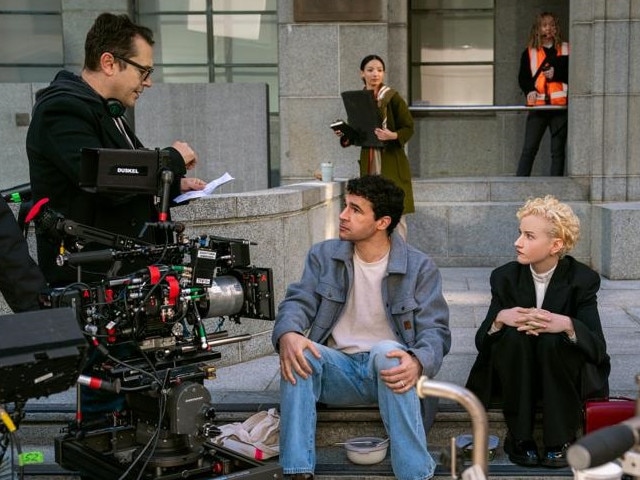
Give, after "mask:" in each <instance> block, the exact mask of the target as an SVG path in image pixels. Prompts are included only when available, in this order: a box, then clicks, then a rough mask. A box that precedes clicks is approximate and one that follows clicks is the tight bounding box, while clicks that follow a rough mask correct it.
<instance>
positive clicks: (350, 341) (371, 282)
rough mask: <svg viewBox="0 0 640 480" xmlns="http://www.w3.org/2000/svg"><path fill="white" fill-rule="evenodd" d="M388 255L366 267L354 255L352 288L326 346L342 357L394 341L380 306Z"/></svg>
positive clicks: (383, 309) (356, 255)
mask: <svg viewBox="0 0 640 480" xmlns="http://www.w3.org/2000/svg"><path fill="white" fill-rule="evenodd" d="M388 263H389V253H388V252H387V254H386V255H385V256H384V257H382V258H381V259H380V260H378V261H376V262H372V263H366V262H364V261H363V260H361V259H360V257H358V254H357V253H356V252H354V256H353V275H354V278H353V287H352V288H351V290H350V291H349V294H348V296H347V303H346V305H345V308H344V311H343V312H342V316H341V317H340V319H339V320H338V323H336V326H335V327H334V329H333V332H332V334H331V335H332V338H331V339H330V340H329V345H330V346H332V347H333V348H335V349H337V350H341V351H343V352H344V353H349V354H352V353H360V352H368V351H370V350H371V347H372V346H373V345H375V344H376V343H378V342H380V341H381V340H396V336H395V335H394V333H393V331H392V330H391V326H390V325H389V321H388V320H387V315H386V313H385V308H384V305H383V303H382V279H383V278H384V277H385V276H386V275H387V264H388Z"/></svg>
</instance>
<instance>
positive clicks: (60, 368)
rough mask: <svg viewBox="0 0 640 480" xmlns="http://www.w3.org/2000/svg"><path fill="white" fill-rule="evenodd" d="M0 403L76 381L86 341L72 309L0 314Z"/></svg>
mask: <svg viewBox="0 0 640 480" xmlns="http://www.w3.org/2000/svg"><path fill="white" fill-rule="evenodd" d="M0 331H1V332H3V333H2V335H0V379H1V380H0V403H6V402H15V401H18V400H27V399H29V398H37V397H43V396H45V397H46V396H48V395H50V394H52V393H57V392H61V391H63V390H66V389H68V388H69V387H71V386H72V385H74V384H75V383H76V380H77V378H78V375H79V374H80V369H81V368H82V365H83V364H84V358H85V354H86V350H87V341H86V340H85V338H84V335H83V333H82V331H81V330H80V327H79V326H78V321H77V320H76V314H75V312H74V311H73V310H72V309H71V308H55V309H48V310H37V311H33V312H23V313H16V314H12V315H1V316H0Z"/></svg>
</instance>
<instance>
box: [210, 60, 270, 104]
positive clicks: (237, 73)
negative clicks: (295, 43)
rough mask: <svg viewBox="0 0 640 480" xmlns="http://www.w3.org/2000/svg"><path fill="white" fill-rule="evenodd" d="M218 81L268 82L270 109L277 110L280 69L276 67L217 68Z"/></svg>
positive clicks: (216, 77) (216, 76)
mask: <svg viewBox="0 0 640 480" xmlns="http://www.w3.org/2000/svg"><path fill="white" fill-rule="evenodd" d="M214 74H215V79H216V82H218V83H266V84H267V85H269V110H270V111H272V112H273V111H274V110H276V111H277V105H275V106H274V105H273V104H274V103H275V104H277V103H278V91H279V90H278V69H277V68H275V67H227V68H216V69H215V72H214Z"/></svg>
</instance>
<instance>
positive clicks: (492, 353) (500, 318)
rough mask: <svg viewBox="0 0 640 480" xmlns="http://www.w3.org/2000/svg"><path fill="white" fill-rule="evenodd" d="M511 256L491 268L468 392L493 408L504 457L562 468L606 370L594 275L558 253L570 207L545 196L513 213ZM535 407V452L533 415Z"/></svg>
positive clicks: (604, 389) (567, 238) (569, 229)
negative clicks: (502, 430)
mask: <svg viewBox="0 0 640 480" xmlns="http://www.w3.org/2000/svg"><path fill="white" fill-rule="evenodd" d="M517 217H518V219H519V220H520V229H519V231H520V234H519V236H518V238H517V239H516V241H515V249H516V255H517V260H516V261H512V262H509V263H507V264H505V265H503V266H501V267H499V268H497V269H495V270H494V271H493V272H492V273H491V304H490V306H489V311H488V312H487V316H486V318H485V320H484V322H483V323H482V325H481V326H480V328H479V329H478V332H477V333H476V347H477V348H478V351H479V354H478V357H477V359H476V361H475V363H474V365H473V367H472V369H471V373H470V375H469V379H468V380H467V388H469V389H470V390H471V391H473V392H474V393H476V394H477V395H478V397H479V399H480V400H481V401H482V402H483V403H484V405H485V406H486V407H487V408H489V407H490V406H492V405H493V406H495V404H496V402H497V403H499V404H500V405H501V406H502V410H503V413H504V418H505V421H506V423H507V428H508V431H507V437H506V439H505V442H504V449H505V452H506V453H507V455H508V456H509V459H510V460H511V461H512V462H513V463H517V464H519V465H524V466H536V465H538V464H540V465H542V466H544V467H551V468H554V467H566V466H567V460H566V450H567V447H568V446H569V444H571V443H572V442H573V441H574V440H575V438H576V433H577V431H578V430H579V428H580V427H581V422H582V417H581V412H582V404H583V401H584V400H585V399H586V398H590V397H603V396H606V395H608V391H609V385H608V377H609V371H610V369H611V366H610V363H609V356H608V355H607V347H606V343H605V338H604V335H603V333H602V325H601V323H600V316H599V314H598V304H597V293H598V290H599V288H600V277H599V275H598V274H597V273H596V272H595V271H593V270H592V269H591V268H589V267H588V266H586V265H585V264H583V263H580V262H579V261H577V260H576V259H575V258H573V257H571V256H569V255H567V253H568V252H569V251H571V249H572V248H573V247H574V246H575V244H576V242H577V240H578V237H579V235H580V222H579V220H578V217H577V216H576V215H575V214H574V212H573V211H572V209H571V207H569V206H568V205H567V204H564V203H560V202H559V201H558V200H557V199H555V198H554V197H553V196H550V195H548V196H546V197H544V198H536V199H533V200H529V201H528V202H527V203H526V204H525V205H524V206H523V207H522V208H520V210H518V213H517ZM538 406H541V407H542V431H543V434H542V439H543V442H544V450H543V452H542V455H540V454H539V452H538V448H537V445H536V443H535V441H534V439H533V429H534V418H535V413H536V409H537V408H538Z"/></svg>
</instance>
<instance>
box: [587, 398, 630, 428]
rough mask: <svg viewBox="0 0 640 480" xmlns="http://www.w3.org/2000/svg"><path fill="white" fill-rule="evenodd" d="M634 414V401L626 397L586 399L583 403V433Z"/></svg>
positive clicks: (620, 420) (612, 423)
mask: <svg viewBox="0 0 640 480" xmlns="http://www.w3.org/2000/svg"><path fill="white" fill-rule="evenodd" d="M635 414H636V401H635V400H633V399H631V398H627V397H609V398H604V399H592V400H587V401H585V403H584V434H585V435H586V434H587V433H590V432H593V431H594V430H598V429H599V428H602V427H608V426H609V425H615V424H616V423H620V422H622V421H624V420H626V419H628V418H631V417H633V416H634V415H635Z"/></svg>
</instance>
